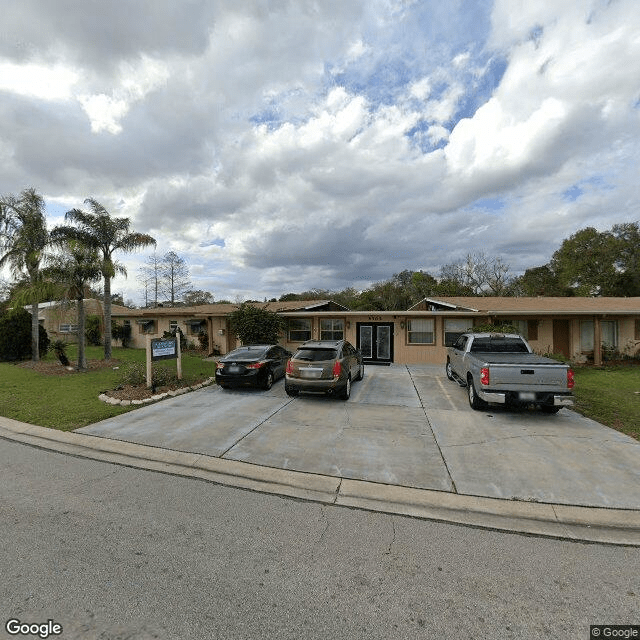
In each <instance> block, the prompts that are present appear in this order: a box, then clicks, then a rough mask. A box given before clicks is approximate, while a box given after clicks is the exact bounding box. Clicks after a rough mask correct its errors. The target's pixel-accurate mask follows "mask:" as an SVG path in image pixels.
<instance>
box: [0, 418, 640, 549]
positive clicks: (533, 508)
mask: <svg viewBox="0 0 640 640" xmlns="http://www.w3.org/2000/svg"><path fill="white" fill-rule="evenodd" d="M0 438H3V439H5V440H12V441H14V442H21V443H24V444H29V445H32V446H35V447H39V448H42V449H47V450H50V451H56V452H60V453H66V454H68V455H74V456H78V457H82V458H89V459H92V460H100V461H103V462H109V463H112V464H119V465H123V466H128V467H134V468H137V469H145V470H150V471H158V472H161V473H168V474H172V475H179V476H184V477H190V478H199V479H202V480H206V481H209V482H214V483H217V484H223V485H228V486H232V487H237V488H241V489H249V490H252V491H258V492H264V493H271V494H277V495H283V496H287V497H293V498H299V499H302V500H310V501H314V502H321V503H324V504H334V505H337V506H344V507H351V508H357V509H366V510H369V511H378V512H383V513H389V514H397V515H404V516H410V517H414V518H422V519H426V520H434V521H439V522H448V523H453V524H459V525H466V526H473V527H479V528H483V529H493V530H498V531H507V532H511V533H521V534H529V535H536V536H544V537H551V538H559V539H563V540H571V541H581V542H596V543H605V544H612V545H626V546H635V547H640V511H639V510H628V509H608V508H602V507H583V506H571V505H560V504H549V503H540V502H523V501H515V500H501V499H498V498H486V497H476V496H468V495H460V494H454V493H448V492H444V491H432V490H429V489H415V488H410V487H400V486H396V485H386V484H380V483H376V482H368V481H365V480H350V479H347V478H339V477H334V476H325V475H321V474H314V473H306V472H300V471H291V470H287V469H277V468H273V467H262V466H259V465H255V464H251V463H247V462H240V461H236V460H225V459H223V458H216V457H212V456H207V455H203V454H198V453H185V452H181V451H172V450H169V449H161V448H158V447H150V446H147V445H141V444H135V443H130V442H123V441H120V440H110V439H108V438H102V437H97V436H91V435H87V434H81V433H73V432H65V431H57V430H55V429H49V428H47V427H39V426H36V425H30V424H26V423H24V422H18V421H16V420H12V419H10V418H4V417H2V416H0Z"/></svg>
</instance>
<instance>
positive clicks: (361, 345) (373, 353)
mask: <svg viewBox="0 0 640 640" xmlns="http://www.w3.org/2000/svg"><path fill="white" fill-rule="evenodd" d="M356 330H357V332H358V333H357V336H356V347H358V349H360V351H361V352H362V359H363V360H364V361H365V362H368V363H371V364H376V363H379V364H389V363H390V362H393V322H358V323H356Z"/></svg>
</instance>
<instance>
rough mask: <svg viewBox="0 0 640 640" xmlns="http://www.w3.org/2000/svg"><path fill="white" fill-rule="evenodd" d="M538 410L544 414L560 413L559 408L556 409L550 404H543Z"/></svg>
mask: <svg viewBox="0 0 640 640" xmlns="http://www.w3.org/2000/svg"><path fill="white" fill-rule="evenodd" d="M540 409H541V410H542V411H543V412H544V413H558V411H560V409H561V407H556V406H554V405H552V404H543V405H540Z"/></svg>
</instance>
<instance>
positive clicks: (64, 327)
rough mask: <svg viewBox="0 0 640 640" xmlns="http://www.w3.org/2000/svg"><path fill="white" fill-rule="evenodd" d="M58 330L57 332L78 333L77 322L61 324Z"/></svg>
mask: <svg viewBox="0 0 640 640" xmlns="http://www.w3.org/2000/svg"><path fill="white" fill-rule="evenodd" d="M58 331H59V333H78V325H77V324H61V325H60V327H59V329H58Z"/></svg>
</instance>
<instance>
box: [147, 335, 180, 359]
mask: <svg viewBox="0 0 640 640" xmlns="http://www.w3.org/2000/svg"><path fill="white" fill-rule="evenodd" d="M177 342H178V341H177V340H176V338H154V339H152V340H151V360H153V361H155V360H173V359H175V358H177V357H178V344H177Z"/></svg>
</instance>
